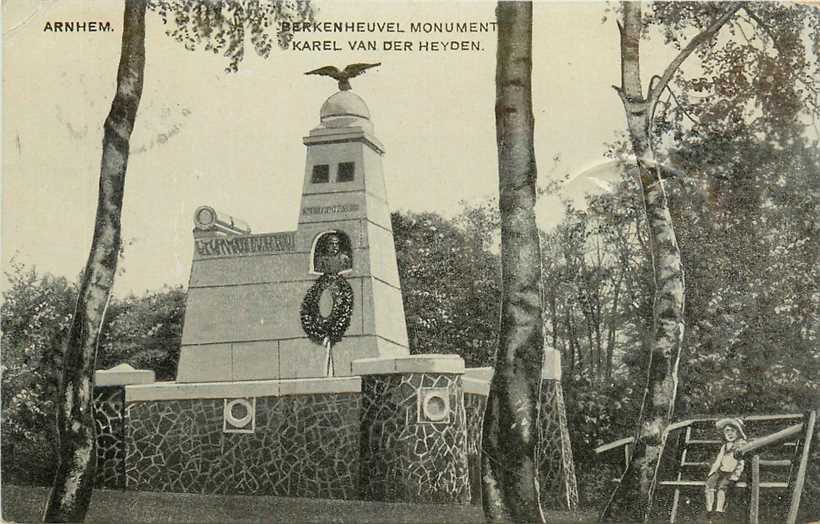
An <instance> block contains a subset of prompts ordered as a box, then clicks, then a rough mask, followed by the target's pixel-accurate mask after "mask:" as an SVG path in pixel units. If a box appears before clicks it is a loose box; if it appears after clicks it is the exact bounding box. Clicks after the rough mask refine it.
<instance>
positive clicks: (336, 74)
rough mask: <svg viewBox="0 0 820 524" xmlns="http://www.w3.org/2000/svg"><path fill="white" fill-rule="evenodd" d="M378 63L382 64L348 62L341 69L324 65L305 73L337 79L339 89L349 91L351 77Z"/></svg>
mask: <svg viewBox="0 0 820 524" xmlns="http://www.w3.org/2000/svg"><path fill="white" fill-rule="evenodd" d="M380 65H382V64H381V62H379V63H377V64H350V65H349V66H347V67H345V68H344V70H342V71H339V68H337V67H335V66H324V67H320V68H319V69H314V70H313V71H308V72H307V73H305V74H306V75H322V76H329V77H330V78H333V79H334V80H338V81H339V91H349V90H350V79H351V78H353V77H355V76H359V75H361V74H363V73H364V72H365V71H367V70H368V69H370V68H371V67H376V66H380Z"/></svg>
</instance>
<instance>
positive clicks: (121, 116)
mask: <svg viewBox="0 0 820 524" xmlns="http://www.w3.org/2000/svg"><path fill="white" fill-rule="evenodd" d="M145 8H146V1H145V0H126V2H125V16H124V20H123V31H122V50H121V52H120V65H119V69H118V70H117V90H116V93H115V95H114V100H113V101H112V102H111V110H110V111H109V112H108V117H107V118H106V119H105V125H104V127H103V144H102V161H101V167H100V189H99V198H98V200H97V215H96V222H95V226H94V236H93V238H92V241H91V252H90V254H89V255H88V261H87V262H86V264H85V271H84V272H83V275H82V281H81V282H80V288H79V296H78V298H77V305H76V306H75V309H74V316H73V319H72V322H71V328H70V329H69V332H68V339H67V343H66V347H65V353H64V356H63V375H62V381H61V383H60V396H59V400H58V402H57V438H58V440H59V448H58V449H59V455H58V459H59V464H58V466H57V473H56V474H55V477H54V485H53V487H52V490H51V494H50V496H49V499H48V503H47V505H46V509H45V514H44V516H43V520H44V521H45V522H78V521H82V520H84V519H85V514H86V512H87V511H88V505H89V503H90V502H91V493H92V490H93V487H94V473H95V470H96V463H97V457H96V435H95V428H94V413H93V408H94V406H93V402H94V365H95V363H96V359H97V345H98V342H99V334H100V329H101V327H102V322H103V318H104V317H105V310H106V307H107V306H108V300H109V298H110V297H111V288H112V286H113V285H114V275H115V274H116V272H117V259H118V258H119V251H120V242H121V239H120V216H121V214H122V198H123V190H124V188H125V172H126V169H127V167H128V150H129V140H130V137H131V131H132V130H133V129H134V120H135V118H136V115H137V108H138V107H139V103H140V97H141V96H142V84H143V77H144V71H145Z"/></svg>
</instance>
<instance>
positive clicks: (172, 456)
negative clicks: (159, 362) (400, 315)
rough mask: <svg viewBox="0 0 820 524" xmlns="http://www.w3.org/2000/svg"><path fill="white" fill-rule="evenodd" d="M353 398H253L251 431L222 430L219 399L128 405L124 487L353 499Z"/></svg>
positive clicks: (356, 425)
mask: <svg viewBox="0 0 820 524" xmlns="http://www.w3.org/2000/svg"><path fill="white" fill-rule="evenodd" d="M359 407H360V401H359V395H358V394H349V393H335V394H312V395H294V396H288V397H257V398H256V424H255V431H254V432H253V433H223V409H224V400H223V399H194V400H163V401H144V402H133V403H130V404H128V406H127V408H126V409H127V415H126V416H127V418H128V424H127V428H128V430H127V435H126V439H127V443H128V457H127V460H126V462H127V469H126V475H127V486H128V489H129V490H150V491H169V492H189V493H208V494H210V493H214V494H237V495H277V496H288V497H319V498H337V499H352V498H356V495H357V494H358V483H357V481H358V469H359V464H358V455H359Z"/></svg>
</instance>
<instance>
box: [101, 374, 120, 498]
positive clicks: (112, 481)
mask: <svg viewBox="0 0 820 524" xmlns="http://www.w3.org/2000/svg"><path fill="white" fill-rule="evenodd" d="M124 410H125V388H124V387H123V386H101V387H97V388H94V422H95V423H96V426H97V473H96V478H95V485H96V487H98V488H109V489H125V420H124V416H123V415H124Z"/></svg>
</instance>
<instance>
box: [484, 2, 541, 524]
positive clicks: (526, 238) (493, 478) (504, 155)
mask: <svg viewBox="0 0 820 524" xmlns="http://www.w3.org/2000/svg"><path fill="white" fill-rule="evenodd" d="M496 18H497V21H498V52H497V58H496V60H497V63H496V80H495V83H496V104H495V118H496V141H497V144H498V178H499V208H500V212H501V273H502V291H501V293H502V299H501V326H500V334H499V347H498V350H497V356H496V364H495V374H494V375H493V378H492V382H491V385H490V393H489V397H488V399H487V409H486V412H485V414H484V426H483V432H482V435H483V436H482V442H483V446H482V447H483V449H482V454H481V469H482V473H481V477H482V478H481V482H482V495H483V506H484V514H485V516H486V518H487V520H488V521H509V520H512V521H514V522H543V521H544V516H543V513H542V512H541V506H540V504H539V496H538V495H539V488H538V465H537V462H536V452H537V446H538V441H537V440H538V411H539V395H538V393H539V388H540V382H541V366H542V360H543V324H542V321H541V315H542V312H541V310H542V308H541V288H540V283H541V250H540V246H539V237H538V228H537V226H536V223H535V210H534V207H535V198H536V191H535V183H536V167H535V149H534V146H533V127H534V118H533V113H532V82H531V73H532V4H531V3H530V2H499V3H498V7H497V8H496Z"/></svg>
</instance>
